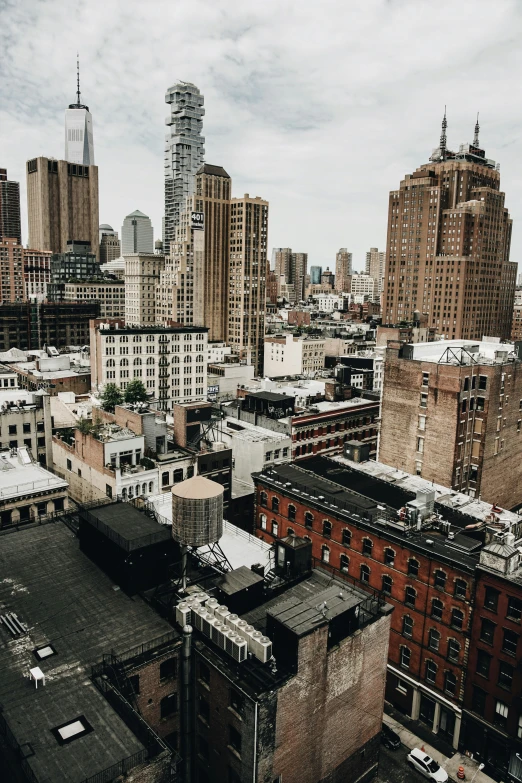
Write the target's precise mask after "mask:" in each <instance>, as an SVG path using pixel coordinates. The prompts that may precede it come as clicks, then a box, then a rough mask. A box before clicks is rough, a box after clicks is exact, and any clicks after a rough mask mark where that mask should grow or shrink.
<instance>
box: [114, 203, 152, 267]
mask: <svg viewBox="0 0 522 783" xmlns="http://www.w3.org/2000/svg"><path fill="white" fill-rule="evenodd" d="M130 253H154V229H153V228H152V223H151V220H150V217H148V216H147V215H144V214H143V212H140V210H139V209H135V210H134V212H131V213H130V215H127V217H126V218H125V219H124V221H123V225H122V227H121V254H122V256H126V255H129V254H130Z"/></svg>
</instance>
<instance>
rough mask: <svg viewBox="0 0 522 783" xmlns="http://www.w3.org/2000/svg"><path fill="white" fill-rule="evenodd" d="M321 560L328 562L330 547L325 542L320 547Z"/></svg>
mask: <svg viewBox="0 0 522 783" xmlns="http://www.w3.org/2000/svg"><path fill="white" fill-rule="evenodd" d="M321 560H322V561H323V563H329V562H330V549H329V547H327V546H326V544H323V545H322V547H321Z"/></svg>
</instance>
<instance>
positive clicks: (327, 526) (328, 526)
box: [323, 519, 332, 538]
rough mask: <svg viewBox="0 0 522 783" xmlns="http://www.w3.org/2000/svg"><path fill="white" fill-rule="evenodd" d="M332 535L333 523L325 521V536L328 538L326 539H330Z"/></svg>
mask: <svg viewBox="0 0 522 783" xmlns="http://www.w3.org/2000/svg"><path fill="white" fill-rule="evenodd" d="M331 535H332V523H331V522H329V521H328V520H327V519H323V536H326V538H330V536H331Z"/></svg>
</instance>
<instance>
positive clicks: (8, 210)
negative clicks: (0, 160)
mask: <svg viewBox="0 0 522 783" xmlns="http://www.w3.org/2000/svg"><path fill="white" fill-rule="evenodd" d="M8 237H9V238H10V239H16V240H17V241H18V244H19V245H21V244H22V226H21V221H20V183H19V182H12V181H10V180H8V179H7V169H0V239H2V238H4V239H7V238H8Z"/></svg>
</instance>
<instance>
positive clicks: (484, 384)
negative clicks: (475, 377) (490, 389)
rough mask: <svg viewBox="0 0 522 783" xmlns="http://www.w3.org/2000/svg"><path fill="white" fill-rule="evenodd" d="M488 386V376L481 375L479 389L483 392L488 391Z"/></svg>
mask: <svg viewBox="0 0 522 783" xmlns="http://www.w3.org/2000/svg"><path fill="white" fill-rule="evenodd" d="M487 385H488V376H487V375H479V385H478V387H479V389H481V390H483V389H486V388H487Z"/></svg>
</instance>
